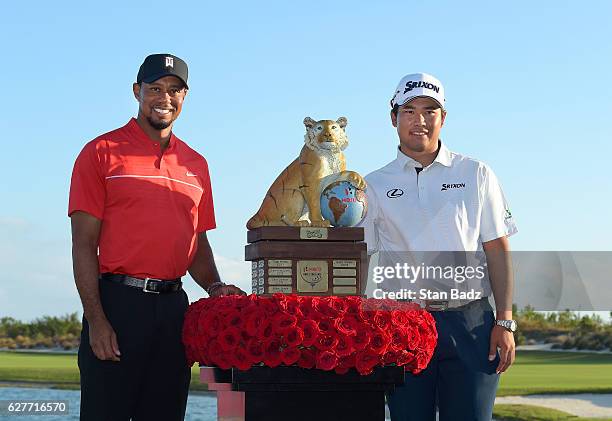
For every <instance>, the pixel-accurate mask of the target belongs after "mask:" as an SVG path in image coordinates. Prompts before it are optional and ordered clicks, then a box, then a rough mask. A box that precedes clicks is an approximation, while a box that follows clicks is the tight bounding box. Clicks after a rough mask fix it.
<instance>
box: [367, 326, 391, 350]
mask: <svg viewBox="0 0 612 421" xmlns="http://www.w3.org/2000/svg"><path fill="white" fill-rule="evenodd" d="M390 343H391V338H389V335H387V334H386V333H385V332H383V331H382V330H377V331H375V332H374V333H373V334H372V337H371V338H370V344H369V346H368V347H369V348H370V352H372V353H374V354H377V355H382V354H384V353H385V351H386V350H387V347H388V346H389V344H390Z"/></svg>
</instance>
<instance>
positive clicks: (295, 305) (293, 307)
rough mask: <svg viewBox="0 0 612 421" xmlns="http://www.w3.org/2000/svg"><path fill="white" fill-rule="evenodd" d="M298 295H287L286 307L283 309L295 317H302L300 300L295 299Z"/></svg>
mask: <svg viewBox="0 0 612 421" xmlns="http://www.w3.org/2000/svg"><path fill="white" fill-rule="evenodd" d="M297 298H298V296H289V297H288V300H287V307H286V308H285V311H286V312H287V313H288V314H291V315H292V316H295V317H297V318H301V317H303V313H302V308H301V301H300V300H298V299H297Z"/></svg>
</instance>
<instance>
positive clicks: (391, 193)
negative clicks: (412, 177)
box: [387, 189, 404, 199]
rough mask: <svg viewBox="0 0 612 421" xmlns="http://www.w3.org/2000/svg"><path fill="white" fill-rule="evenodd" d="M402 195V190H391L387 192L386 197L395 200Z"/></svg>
mask: <svg viewBox="0 0 612 421" xmlns="http://www.w3.org/2000/svg"><path fill="white" fill-rule="evenodd" d="M403 194H404V190H402V189H391V190H388V191H387V197H388V198H389V199H395V198H397V197H400V196H401V195H403Z"/></svg>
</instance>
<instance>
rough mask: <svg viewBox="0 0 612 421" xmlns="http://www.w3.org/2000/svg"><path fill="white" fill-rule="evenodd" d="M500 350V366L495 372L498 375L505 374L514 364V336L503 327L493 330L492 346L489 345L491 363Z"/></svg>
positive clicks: (495, 327)
mask: <svg viewBox="0 0 612 421" xmlns="http://www.w3.org/2000/svg"><path fill="white" fill-rule="evenodd" d="M498 348H499V364H498V365H497V368H496V369H495V371H496V372H497V374H500V373H503V372H504V371H506V370H507V369H508V367H510V366H511V365H512V363H513V362H514V349H515V345H514V335H513V334H512V332H510V331H508V330H507V329H505V328H503V327H501V326H497V325H496V326H494V327H493V329H492V330H491V344H490V345H489V361H493V360H494V359H495V354H496V351H497V349H498Z"/></svg>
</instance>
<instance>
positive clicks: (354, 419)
mask: <svg viewBox="0 0 612 421" xmlns="http://www.w3.org/2000/svg"><path fill="white" fill-rule="evenodd" d="M200 380H201V381H202V382H203V383H207V384H208V389H209V390H211V391H216V392H217V420H219V421H259V420H266V421H288V420H291V421H302V420H303V421H344V420H346V421H384V419H385V392H388V391H393V390H394V388H395V386H396V385H401V384H403V382H404V369H403V367H378V368H376V369H375V370H374V372H373V373H372V374H370V375H368V376H361V375H359V374H358V373H357V372H356V371H355V370H351V371H349V372H348V373H346V374H342V375H340V374H336V373H334V372H333V371H322V370H316V369H309V370H307V369H302V368H299V367H277V368H269V367H252V368H251V369H250V370H247V371H240V370H236V369H231V370H221V369H219V368H213V367H201V368H200Z"/></svg>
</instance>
